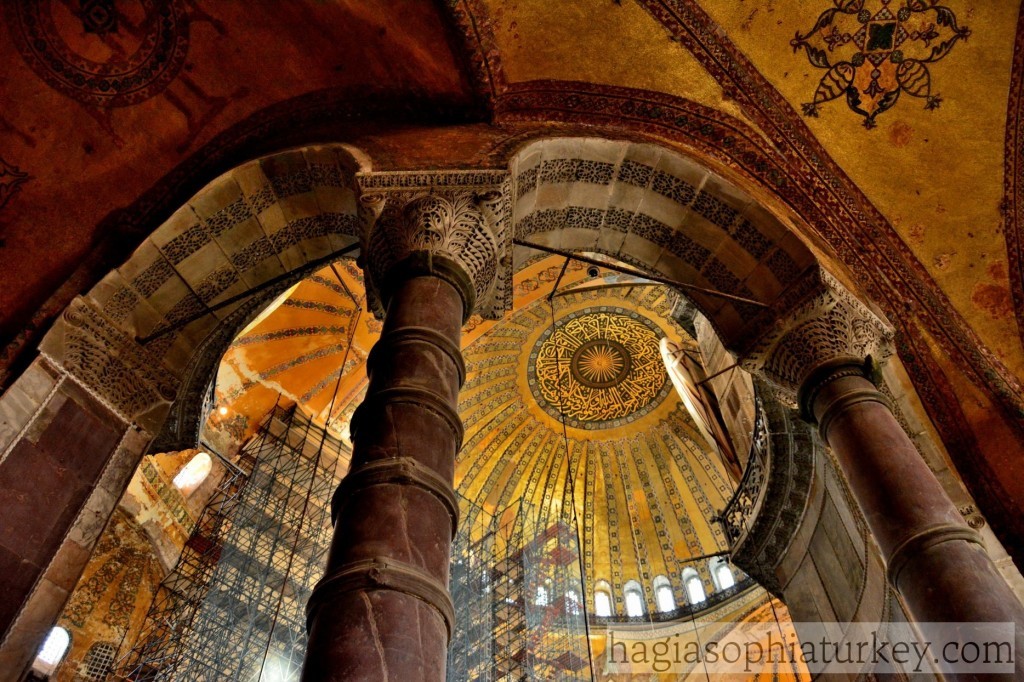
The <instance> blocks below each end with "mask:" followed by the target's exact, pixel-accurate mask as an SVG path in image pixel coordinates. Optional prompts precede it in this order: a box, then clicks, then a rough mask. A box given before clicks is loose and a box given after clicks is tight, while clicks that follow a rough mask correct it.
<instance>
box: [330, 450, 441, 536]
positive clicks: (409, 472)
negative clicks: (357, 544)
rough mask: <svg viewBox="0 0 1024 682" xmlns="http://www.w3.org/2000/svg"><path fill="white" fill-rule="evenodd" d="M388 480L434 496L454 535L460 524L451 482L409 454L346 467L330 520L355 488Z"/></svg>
mask: <svg viewBox="0 0 1024 682" xmlns="http://www.w3.org/2000/svg"><path fill="white" fill-rule="evenodd" d="M388 483H401V484H405V485H412V486H416V487H417V488H421V489H423V490H425V491H427V492H428V493H430V494H431V495H433V496H434V497H436V498H437V499H438V501H440V502H441V504H443V505H444V508H445V510H447V512H448V516H450V517H451V520H452V539H454V538H455V532H456V531H457V530H458V527H459V503H458V500H456V498H455V490H454V489H453V488H452V484H451V483H450V482H449V481H446V480H444V478H442V477H441V476H440V474H438V473H437V472H435V471H434V470H433V469H430V468H429V467H426V466H423V465H422V464H420V463H419V462H417V461H416V460H415V459H412V458H411V457H394V458H388V459H379V460H374V461H372V462H367V463H366V464H362V465H359V466H357V467H356V468H354V469H352V470H351V471H349V472H348V475H346V476H345V478H344V479H342V481H341V484H340V485H339V486H338V488H337V490H335V491H334V496H333V497H331V523H332V524H333V525H337V523H338V517H339V516H340V515H341V512H342V510H343V509H344V508H345V506H346V505H347V504H348V503H349V501H350V500H351V499H352V498H353V494H354V493H355V492H356V491H358V490H363V489H364V488H368V487H370V486H375V485H384V484H388Z"/></svg>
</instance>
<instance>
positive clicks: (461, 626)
mask: <svg viewBox="0 0 1024 682" xmlns="http://www.w3.org/2000/svg"><path fill="white" fill-rule="evenodd" d="M461 506H462V518H463V519H464V522H463V524H462V527H461V528H460V530H459V534H458V535H457V537H456V540H455V546H454V548H453V560H452V569H451V579H450V586H451V592H452V599H453V600H454V602H455V604H456V623H455V633H454V635H453V638H452V643H451V646H450V647H449V652H448V679H449V680H451V681H453V682H463V681H472V682H476V681H478V680H493V681H495V682H519V681H525V680H555V679H557V680H589V679H591V673H590V659H589V656H590V650H589V642H588V637H587V624H586V612H585V609H584V605H583V604H584V600H583V596H582V595H583V589H582V583H583V581H582V579H581V569H580V560H579V543H578V537H577V534H576V531H575V528H574V526H573V525H572V523H571V521H570V520H568V519H562V518H551V517H545V516H542V515H539V514H537V513H536V510H534V509H532V508H531V507H529V506H527V505H522V504H520V505H515V506H513V507H510V508H509V509H506V510H504V511H503V512H501V513H498V514H493V515H491V514H488V513H487V512H485V511H484V510H482V509H480V508H479V507H476V506H475V505H473V504H472V503H470V502H468V501H467V500H465V499H462V500H461Z"/></svg>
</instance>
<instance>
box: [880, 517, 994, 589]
mask: <svg viewBox="0 0 1024 682" xmlns="http://www.w3.org/2000/svg"><path fill="white" fill-rule="evenodd" d="M956 540H962V541H964V542H971V543H974V544H976V545H979V546H981V547H982V548H984V547H985V544H984V542H982V539H981V536H980V535H978V532H977V531H975V530H973V529H971V528H968V527H967V526H961V525H957V524H943V525H940V526H932V527H931V528H926V529H925V530H923V531H921V532H919V533H915V534H914V535H911V536H910V537H909V538H907V539H906V540H904V541H903V542H901V543H900V544H898V545H897V546H896V549H894V550H893V551H892V554H891V555H890V556H889V560H888V561H887V562H886V563H887V567H886V575H887V576H888V578H889V582H890V583H891V584H892V585H893V586H894V587H896V588H897V589H898V588H899V583H898V582H897V581H898V580H899V577H900V573H901V572H902V571H903V569H904V568H906V566H907V564H908V563H909V562H910V560H911V559H913V558H914V557H915V556H917V555H918V554H920V553H921V552H923V551H925V550H926V549H929V548H930V547H934V546H935V545H939V544H942V543H944V542H953V541H956Z"/></svg>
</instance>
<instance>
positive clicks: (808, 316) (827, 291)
mask: <svg viewBox="0 0 1024 682" xmlns="http://www.w3.org/2000/svg"><path fill="white" fill-rule="evenodd" d="M821 283H822V288H821V291H820V293H818V295H817V296H815V297H814V298H812V299H810V300H809V301H807V302H806V303H804V304H803V305H801V306H799V307H798V308H797V309H796V310H794V311H793V312H792V313H791V314H789V315H788V316H787V317H786V318H785V319H783V320H781V321H780V322H778V323H777V324H776V325H775V326H774V327H773V328H772V329H770V330H768V332H766V333H765V334H764V336H762V337H761V339H759V340H758V342H757V343H756V344H755V345H754V347H753V348H752V349H751V350H750V351H749V352H748V353H747V354H746V356H745V357H744V358H743V359H742V360H741V364H742V365H743V367H744V368H746V369H747V370H749V371H751V372H758V373H760V374H761V375H763V376H764V377H765V378H767V379H768V380H769V381H771V382H772V383H773V384H774V385H775V386H776V387H777V388H778V389H779V393H780V396H781V397H783V398H784V399H785V400H786V401H787V402H789V403H790V404H795V403H796V402H797V395H798V393H799V394H800V403H801V404H805V403H808V398H810V399H813V396H809V395H808V393H812V392H813V391H814V388H815V387H814V386H811V384H815V385H821V384H822V383H825V382H827V381H828V380H830V379H831V378H835V377H836V376H837V375H838V374H842V373H843V372H847V373H849V372H854V373H859V374H861V375H862V376H868V375H869V374H870V372H871V363H870V362H869V361H868V358H871V359H872V360H873V361H884V360H885V359H886V358H888V357H889V356H890V355H891V354H892V338H893V329H892V327H891V326H890V325H889V324H888V323H887V322H885V321H884V320H883V319H881V318H880V317H878V316H877V315H876V314H875V313H873V312H872V311H871V310H870V309H869V308H868V307H867V306H866V305H864V304H863V303H861V302H860V301H859V300H858V299H857V298H856V297H855V296H854V295H853V294H851V293H850V292H849V291H847V290H846V288H845V287H843V285H842V284H840V283H839V282H838V281H837V280H836V279H835V278H834V277H832V276H831V275H828V274H826V273H824V272H822V273H821ZM804 416H805V417H809V416H810V415H809V414H808V413H807V411H806V410H805V415H804Z"/></svg>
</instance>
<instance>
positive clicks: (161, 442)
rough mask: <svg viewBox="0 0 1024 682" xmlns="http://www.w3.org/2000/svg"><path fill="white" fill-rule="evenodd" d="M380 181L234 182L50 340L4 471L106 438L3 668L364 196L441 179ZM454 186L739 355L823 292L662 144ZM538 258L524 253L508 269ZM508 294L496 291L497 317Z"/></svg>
mask: <svg viewBox="0 0 1024 682" xmlns="http://www.w3.org/2000/svg"><path fill="white" fill-rule="evenodd" d="M368 165H369V164H368V162H367V161H366V160H365V158H360V157H359V155H358V152H354V151H353V150H351V149H349V148H346V147H344V146H342V145H327V146H319V147H307V148H303V149H299V150H291V151H286V152H282V153H279V154H275V155H273V156H269V157H264V158H261V159H258V160H255V161H251V162H248V163H246V164H243V165H242V166H239V167H237V168H236V169H234V170H232V171H230V172H229V173H226V174H225V175H223V176H221V177H220V178H218V179H217V180H215V181H213V182H212V183H210V184H209V185H208V186H207V187H206V188H204V189H203V190H202V191H200V192H199V193H198V194H197V195H196V196H195V197H193V198H192V199H191V200H190V201H189V202H188V203H186V204H185V205H184V206H183V207H182V208H181V209H179V210H178V211H176V212H175V213H174V214H173V215H172V216H171V217H170V218H169V219H168V220H167V221H166V222H165V223H164V224H162V225H161V226H160V227H159V228H157V229H156V230H155V231H154V232H153V233H152V234H151V235H150V236H149V237H148V238H147V239H146V240H144V241H143V243H142V244H141V245H140V246H139V248H138V249H137V250H136V251H135V253H134V254H133V255H132V256H131V258H129V259H128V261H127V262H126V263H125V264H123V265H122V266H120V267H118V268H117V269H115V270H113V271H111V272H110V273H109V274H108V275H107V276H106V277H104V278H103V280H102V281H101V282H100V283H99V284H97V285H96V286H95V287H94V288H93V289H92V290H91V291H89V292H88V293H87V294H85V295H84V296H80V297H78V298H77V299H76V300H75V301H74V302H73V303H72V304H71V305H70V306H69V307H68V309H67V310H66V311H65V313H64V314H63V315H62V317H61V318H60V320H59V321H58V322H57V323H56V324H55V326H54V328H53V329H52V330H51V331H50V332H49V333H48V334H47V336H46V338H45V339H44V341H43V342H42V344H41V345H40V351H41V355H42V357H41V358H40V359H39V360H37V361H36V363H34V364H33V366H32V367H31V368H30V370H29V371H27V372H26V373H25V375H24V376H23V377H22V378H20V379H19V380H18V382H16V384H15V386H14V387H13V388H12V391H15V392H20V394H24V395H25V396H27V398H28V401H27V402H28V404H30V405H31V408H30V409H29V410H28V411H27V412H26V413H25V415H24V420H23V422H22V423H20V424H15V426H16V428H15V429H14V431H13V433H12V434H3V435H5V436H8V437H7V438H5V440H4V441H0V448H2V450H3V454H4V456H7V455H8V454H10V453H11V452H12V451H13V450H14V449H16V448H17V447H19V446H20V445H21V444H22V443H21V442H22V441H24V440H25V439H24V438H23V436H25V434H29V433H35V432H36V431H38V430H39V428H42V429H43V430H44V431H47V432H48V431H49V430H54V429H59V428H60V425H61V423H62V422H64V421H66V420H67V419H69V418H73V417H74V416H75V415H71V417H68V416H67V415H63V416H61V414H62V413H60V412H59V410H58V408H61V409H62V407H61V406H62V405H67V404H70V403H71V402H74V403H75V404H76V405H77V407H75V408H74V409H75V410H76V412H75V414H77V413H78V412H82V413H83V414H85V415H86V416H87V417H88V419H90V420H92V421H94V422H100V423H102V424H104V425H105V429H106V432H107V435H108V436H109V437H107V438H106V440H104V441H103V442H102V443H95V444H87V445H86V449H87V450H88V452H86V453H85V455H86V456H85V458H84V460H87V464H88V467H86V468H85V469H83V471H82V474H81V477H80V478H81V481H80V485H79V486H78V487H77V488H76V492H75V494H76V495H77V497H75V498H74V499H71V500H68V501H67V504H66V507H67V508H68V509H70V510H71V511H72V512H73V514H72V515H71V516H68V515H63V516H60V517H54V519H53V529H52V531H53V532H52V535H53V538H52V541H51V542H50V543H49V544H47V545H45V546H44V547H43V548H42V550H41V551H40V552H37V555H38V556H37V557H36V558H35V559H33V561H34V563H33V564H32V565H33V570H34V571H35V574H34V576H33V581H32V584H35V587H32V584H27V585H26V594H30V596H29V598H28V600H27V602H25V603H24V604H23V605H21V607H20V609H15V610H14V611H13V612H12V613H10V614H8V615H9V616H10V619H9V620H8V621H7V622H0V625H3V626H4V629H5V630H6V631H7V633H8V634H7V637H6V639H5V640H4V642H3V643H2V644H0V667H2V666H3V665H9V668H10V669H20V667H22V666H23V661H22V660H21V659H22V658H24V656H25V655H26V652H28V654H29V655H30V654H31V652H32V650H33V648H34V645H35V643H37V642H38V641H39V639H40V637H41V636H42V634H44V633H45V630H46V628H47V627H49V624H50V622H52V618H53V616H54V615H55V614H56V613H57V612H58V611H59V609H60V608H61V606H62V605H63V601H64V599H65V598H66V595H67V593H68V592H69V591H70V588H71V587H73V581H72V584H71V585H63V584H60V583H59V581H61V580H65V581H66V580H67V577H68V576H69V575H71V574H74V573H75V572H74V571H73V570H72V571H66V570H65V571H64V572H59V571H56V570H53V571H51V567H52V566H53V563H54V559H55V558H56V557H58V556H60V555H62V554H63V555H65V556H67V555H77V556H88V552H89V550H90V549H91V547H92V543H94V542H95V539H96V537H97V536H98V534H99V530H101V529H102V526H103V523H104V522H105V520H106V519H107V518H108V517H109V515H110V512H111V510H112V509H113V507H114V505H115V504H116V501H117V499H118V498H119V497H120V495H121V493H122V492H123V490H124V487H125V486H126V485H127V481H128V479H129V478H130V476H131V472H132V471H133V470H134V468H135V466H136V465H137V463H138V459H139V458H140V457H141V456H142V454H144V452H145V451H146V450H147V449H148V448H149V447H150V446H151V444H153V443H154V439H155V447H157V448H158V449H160V450H177V449H184V448H187V447H192V446H194V445H195V436H196V429H197V428H198V424H199V410H200V405H201V404H202V396H203V395H204V394H205V391H206V389H207V387H208V385H209V381H210V378H211V376H212V370H213V367H214V366H215V363H216V362H217V360H218V359H219V358H220V356H221V355H222V354H223V352H224V349H225V348H226V347H227V345H228V344H229V343H230V340H231V338H232V337H233V336H234V334H235V333H236V332H237V330H238V329H240V328H241V327H243V326H244V325H245V324H246V323H247V322H248V321H249V320H250V319H251V318H252V317H253V316H255V315H256V314H257V313H258V311H259V309H260V308H261V307H262V306H263V304H264V303H265V302H266V301H268V300H270V299H272V298H273V297H274V296H276V295H277V293H279V292H280V291H282V290H284V289H285V288H286V287H287V286H289V285H290V284H292V283H294V282H295V281H296V280H298V279H300V278H302V277H303V276H305V275H306V274H308V273H310V272H312V271H313V270H315V269H317V268H318V267H320V266H322V265H324V264H326V262H329V261H330V260H334V259H336V258H338V257H340V256H341V255H342V254H344V253H346V252H347V250H349V249H354V248H356V247H358V246H359V244H360V240H361V238H362V235H363V222H362V221H364V220H366V219H367V217H366V216H367V213H366V211H365V209H361V208H360V206H359V204H360V202H359V201H358V200H359V198H360V196H361V195H362V194H364V193H374V192H376V193H387V192H395V193H406V194H407V193H408V192H409V191H419V189H422V185H423V183H427V185H428V186H429V183H431V182H436V180H437V177H436V176H434V175H432V174H431V173H430V172H413V173H401V172H399V173H392V174H387V173H381V174H368V173H366V172H365V171H368V170H369V168H368ZM450 175H453V176H457V175H458V172H452V173H451V174H450ZM383 176H390V177H383ZM453 182H454V180H453ZM417 183H419V184H417ZM457 183H458V184H459V187H465V186H468V185H473V184H474V183H475V186H477V187H485V186H486V187H493V186H495V185H500V186H501V187H502V188H503V191H504V192H506V194H505V199H506V200H505V201H496V202H494V204H493V206H492V207H491V209H489V210H491V211H493V212H494V213H495V214H498V215H496V217H495V218H494V219H493V222H494V223H495V224H498V225H502V226H508V234H503V235H501V240H499V242H500V243H499V246H503V247H505V248H509V247H510V242H511V239H512V237H515V238H517V239H525V240H529V241H532V242H535V243H538V244H542V245H545V246H551V247H556V248H560V249H564V250H568V251H591V252H600V253H604V254H607V255H609V256H612V257H614V258H617V259H619V260H621V261H625V262H627V263H630V264H633V265H636V266H638V267H640V268H641V269H643V270H646V271H648V272H654V273H659V274H661V275H662V276H665V277H668V278H671V279H674V280H677V281H680V282H683V283H686V284H688V285H692V286H696V287H703V288H706V289H712V290H717V291H721V292H724V293H725V294H727V295H729V296H731V297H733V298H721V297H717V296H712V295H708V294H706V293H701V292H699V291H694V290H688V291H687V292H686V293H687V296H688V297H689V298H690V299H691V300H692V301H693V302H694V304H695V305H696V306H697V307H698V308H699V309H700V310H701V311H702V312H703V313H704V314H705V315H706V316H707V318H708V319H709V321H710V322H711V324H712V325H713V326H714V327H715V329H716V331H717V332H718V334H719V336H720V338H721V339H722V340H723V342H724V343H725V345H726V346H727V347H728V348H730V349H732V350H735V351H740V352H741V351H742V350H743V349H745V348H749V347H752V346H753V345H754V344H755V342H756V341H757V340H758V339H759V337H760V336H761V335H762V334H763V333H764V332H765V331H767V330H768V329H770V328H771V327H772V326H773V325H774V324H775V323H776V321H777V320H778V319H779V318H780V317H782V316H783V315H785V314H786V313H787V312H788V311H789V310H791V309H792V308H794V307H795V306H797V305H799V304H800V303H802V302H804V301H806V300H808V299H809V298H811V297H813V296H814V295H816V294H817V293H818V292H820V290H821V289H822V287H823V280H822V273H821V272H820V270H819V268H818V266H817V264H816V262H815V259H814V257H813V255H812V254H811V253H810V251H809V250H808V249H807V248H806V247H805V246H804V245H803V243H802V242H801V241H800V240H799V239H798V238H797V237H796V235H795V234H794V233H793V232H792V231H791V230H789V228H787V227H786V226H785V225H783V224H782V223H781V222H780V221H779V220H777V219H776V218H775V217H774V216H772V215H771V214H770V213H768V212H767V211H765V210H764V209H763V208H761V207H760V206H759V205H758V204H757V202H756V201H754V200H753V199H752V198H751V197H749V196H748V195H746V194H745V193H744V192H742V191H741V190H740V189H738V188H736V187H734V186H732V185H731V184H729V183H727V182H726V181H724V180H722V179H721V178H719V177H717V176H715V175H713V174H712V173H710V172H709V171H707V170H706V169H704V168H703V167H701V166H700V165H698V164H697V163H695V162H694V161H691V160H689V159H687V158H685V157H683V156H681V155H679V154H677V153H675V152H672V151H669V150H667V149H664V148H661V147H657V146H655V145H651V144H639V143H627V142H614V141H608V140H600V139H596V138H583V139H554V140H550V139H549V140H540V141H537V142H534V143H531V144H528V145H527V146H526V147H524V148H523V149H521V150H520V152H519V153H518V154H517V155H516V156H515V157H514V158H513V159H512V160H511V162H510V169H509V171H508V172H507V173H506V172H505V171H502V170H497V171H483V172H470V173H467V174H466V175H465V176H459V177H458V179H457ZM371 190H372V192H371ZM371 219H372V218H371ZM510 255H511V256H512V258H509V256H510ZM529 255H530V251H529V250H527V249H525V248H524V247H518V250H517V251H516V253H514V254H509V253H504V254H502V255H501V259H502V260H501V263H500V265H499V267H504V268H510V267H513V266H512V262H522V261H524V260H526V259H528V258H529ZM507 275H508V273H507V272H506V273H505V276H506V277H507ZM500 277H501V275H499V278H500ZM499 281H500V280H499ZM253 292H258V293H255V295H249V294H250V293H253ZM502 295H503V294H499V293H498V292H495V293H494V296H493V300H494V301H495V309H498V306H499V305H500V301H501V300H502ZM741 299H746V300H741ZM499 312H500V311H499ZM58 401H63V402H62V403H61V404H60V405H58V404H57V402H58ZM58 416H60V419H55V417H58ZM43 422H45V423H43ZM83 423H84V422H83ZM37 427H38V428H37ZM57 445H59V443H57ZM54 447H55V451H54V453H53V457H55V458H57V457H59V455H58V454H56V445H55V446H54ZM26 461H28V460H26ZM798 503H799V500H797V501H796V502H792V503H789V504H798ZM787 508H789V507H787ZM83 563H84V562H83Z"/></svg>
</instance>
